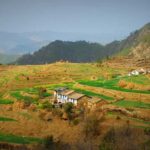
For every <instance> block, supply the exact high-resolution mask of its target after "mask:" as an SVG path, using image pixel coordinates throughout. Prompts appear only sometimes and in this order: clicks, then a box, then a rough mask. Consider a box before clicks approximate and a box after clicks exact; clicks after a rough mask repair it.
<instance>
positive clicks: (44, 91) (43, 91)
mask: <svg viewBox="0 0 150 150" xmlns="http://www.w3.org/2000/svg"><path fill="white" fill-rule="evenodd" d="M46 91H47V90H46V89H45V88H42V87H41V88H39V89H38V93H39V98H44V94H45V93H46Z"/></svg>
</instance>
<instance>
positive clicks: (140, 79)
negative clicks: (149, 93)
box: [123, 75, 150, 85]
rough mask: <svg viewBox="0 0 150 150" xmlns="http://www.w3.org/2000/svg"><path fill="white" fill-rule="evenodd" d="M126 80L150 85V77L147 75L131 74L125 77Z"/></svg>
mask: <svg viewBox="0 0 150 150" xmlns="http://www.w3.org/2000/svg"><path fill="white" fill-rule="evenodd" d="M123 79H124V80H125V81H128V82H133V83H136V84H142V85H150V79H149V78H148V77H146V76H145V75H138V76H130V77H128V76H127V77H124V78H123Z"/></svg>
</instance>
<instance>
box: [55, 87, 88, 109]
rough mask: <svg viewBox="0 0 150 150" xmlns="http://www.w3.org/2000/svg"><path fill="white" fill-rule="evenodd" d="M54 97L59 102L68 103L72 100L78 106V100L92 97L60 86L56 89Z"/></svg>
mask: <svg viewBox="0 0 150 150" xmlns="http://www.w3.org/2000/svg"><path fill="white" fill-rule="evenodd" d="M54 99H55V101H56V102H57V103H62V104H64V103H68V102H71V103H73V104H74V105H75V106H77V104H78V102H79V101H80V100H83V99H90V97H89V96H87V95H85V94H81V93H78V92H75V91H74V90H69V89H67V88H58V89H55V91H54Z"/></svg>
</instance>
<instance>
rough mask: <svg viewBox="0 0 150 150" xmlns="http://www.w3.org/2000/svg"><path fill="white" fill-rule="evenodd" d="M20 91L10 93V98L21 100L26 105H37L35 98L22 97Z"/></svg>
mask: <svg viewBox="0 0 150 150" xmlns="http://www.w3.org/2000/svg"><path fill="white" fill-rule="evenodd" d="M20 92H21V91H15V92H11V96H13V97H15V98H16V99H17V100H22V101H24V102H25V103H27V104H31V103H37V99H36V98H32V97H30V96H23V95H21V93H20Z"/></svg>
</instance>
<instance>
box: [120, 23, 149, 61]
mask: <svg viewBox="0 0 150 150" xmlns="http://www.w3.org/2000/svg"><path fill="white" fill-rule="evenodd" d="M119 47H120V50H121V52H120V53H119V54H121V55H130V56H131V57H134V58H137V59H141V58H143V57H144V58H150V23H148V24H146V25H145V26H144V27H143V28H141V29H140V30H136V31H135V32H133V33H131V34H130V36H128V37H127V39H125V40H123V41H121V42H120V45H119Z"/></svg>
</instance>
